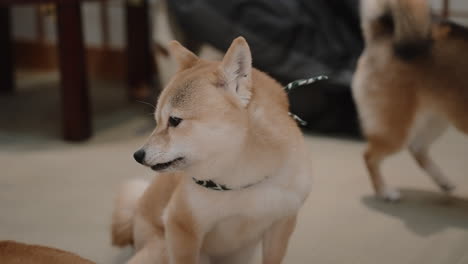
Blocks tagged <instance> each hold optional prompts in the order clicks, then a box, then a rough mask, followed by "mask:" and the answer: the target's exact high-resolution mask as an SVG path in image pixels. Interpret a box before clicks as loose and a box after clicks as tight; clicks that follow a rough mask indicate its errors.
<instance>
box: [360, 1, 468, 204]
mask: <svg viewBox="0 0 468 264" xmlns="http://www.w3.org/2000/svg"><path fill="white" fill-rule="evenodd" d="M361 8H362V9H361V11H362V28H363V31H364V37H365V42H366V47H365V50H364V52H363V54H362V55H361V58H360V60H359V65H358V68H357V71H356V73H355V76H354V80H353V85H352V88H353V95H354V98H355V101H356V103H357V106H358V110H359V115H360V118H361V122H362V128H363V132H364V134H365V135H366V137H367V139H368V147H367V150H366V151H365V154H364V158H365V161H366V164H367V168H368V170H369V173H370V176H371V180H372V184H373V187H374V189H375V191H376V193H377V195H379V196H381V197H383V198H385V199H389V200H397V199H399V197H400V195H399V193H398V192H397V191H396V190H394V189H391V188H389V187H388V186H387V185H386V184H385V183H384V180H383V179H382V176H381V174H380V169H379V167H380V163H381V162H382V160H383V159H384V158H386V157H387V156H389V155H391V154H393V153H395V152H397V151H399V150H400V149H402V148H403V147H408V148H409V150H410V152H411V154H412V155H413V156H414V158H415V160H416V162H417V163H418V164H419V166H420V167H421V168H422V169H423V170H425V171H426V172H427V174H428V175H429V176H430V177H431V178H432V179H433V180H434V181H435V182H436V183H437V184H438V185H439V186H440V188H441V189H442V190H444V191H447V192H448V191H450V190H452V189H453V188H454V186H453V184H452V183H451V182H450V181H449V180H448V179H447V178H446V177H445V176H444V175H443V173H442V172H441V170H440V169H439V168H438V167H437V166H436V165H435V164H434V162H433V161H432V160H431V158H430V157H429V155H428V150H429V147H430V145H431V144H432V143H433V142H434V141H435V140H436V139H437V138H438V137H439V136H440V135H442V133H443V132H444V130H445V129H446V128H447V126H448V125H449V124H453V125H454V126H455V127H456V128H458V129H459V130H460V131H463V132H465V133H468V30H467V29H465V28H463V27H461V26H458V25H455V24H453V23H450V22H447V21H438V20H437V19H436V18H433V17H432V16H431V14H430V13H431V11H430V7H429V4H428V3H427V1H426V0H364V1H362V6H361Z"/></svg>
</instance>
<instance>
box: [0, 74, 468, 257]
mask: <svg viewBox="0 0 468 264" xmlns="http://www.w3.org/2000/svg"><path fill="white" fill-rule="evenodd" d="M123 90H124V88H123V85H122V84H119V83H110V82H102V81H101V82H97V81H94V82H93V83H92V99H93V111H94V131H95V134H94V137H93V138H92V139H91V140H90V141H88V142H85V143H81V144H71V143H64V142H62V141H61V139H60V134H59V129H60V124H59V121H60V115H59V110H58V109H59V94H58V81H57V76H56V75H55V74H39V75H37V74H33V75H31V74H21V75H20V76H19V89H18V92H17V94H16V95H15V96H11V97H4V96H2V97H0V109H1V110H0V168H1V172H0V239H14V240H18V241H23V242H29V243H38V244H43V245H48V246H53V247H58V248H62V249H65V250H70V251H73V252H76V253H78V254H80V255H82V256H83V257H86V258H89V259H91V260H94V261H96V262H98V263H123V262H124V260H125V259H127V258H128V256H129V254H130V253H131V250H130V249H124V250H121V249H117V248H113V247H111V245H110V239H109V223H110V214H111V208H112V200H113V197H114V193H115V190H116V188H117V186H118V185H119V184H120V183H121V182H123V181H124V180H126V179H131V178H135V177H147V178H149V177H150V176H151V174H152V173H151V172H150V171H148V170H147V169H145V168H143V167H142V166H140V165H138V164H137V163H136V162H134V161H133V159H132V153H133V152H134V151H135V150H136V149H137V148H138V147H139V146H140V144H142V143H143V141H144V139H145V137H146V136H147V135H148V133H149V132H150V128H151V127H152V125H153V121H152V120H151V107H146V106H145V105H143V104H130V103H128V102H127V101H126V100H125V97H124V93H123ZM309 121H311V122H313V120H309ZM307 143H308V145H309V146H310V149H311V150H312V152H313V154H314V161H313V162H314V164H315V166H314V167H315V171H314V178H315V181H314V187H313V191H312V193H311V195H310V197H309V199H308V200H307V203H306V205H305V206H304V208H303V211H302V213H301V217H300V219H299V225H298V228H297V230H296V232H295V233H294V236H293V238H292V242H291V244H290V248H289V252H288V255H287V258H286V261H285V263H288V264H302V263H320V264H327V263H330V264H339V263H356V264H376V263H379V264H385V263H389V264H390V263H392V264H394V263H399V264H409V263H424V264H436V263H437V264H462V263H468V165H467V164H468V138H466V137H465V136H463V135H461V134H459V133H457V132H455V131H453V130H451V131H449V132H448V133H447V134H446V135H445V136H444V137H443V138H442V139H441V140H440V141H439V142H438V143H437V144H436V145H435V146H434V149H433V151H432V152H433V155H434V157H435V160H436V161H437V162H438V164H439V165H440V166H441V167H442V168H443V170H444V171H445V172H446V174H447V175H449V177H450V178H451V179H452V180H453V181H454V182H456V183H457V185H458V189H457V191H456V192H455V194H454V197H446V196H444V195H443V194H441V193H440V192H439V191H438V190H437V188H436V187H435V185H434V184H432V182H431V181H430V180H429V178H428V177H427V176H426V175H424V174H423V173H422V172H421V171H420V170H419V169H418V168H417V166H416V165H415V163H414V162H413V161H412V160H411V158H410V157H409V155H408V154H407V153H402V154H399V155H397V156H395V157H394V158H391V159H389V160H388V162H386V163H385V166H384V174H385V176H386V178H387V179H388V181H389V183H390V184H392V185H396V186H398V187H401V189H402V191H403V194H404V196H405V198H404V200H403V201H402V202H401V203H398V204H388V203H384V202H380V201H378V200H376V199H374V197H373V196H372V195H371V193H372V192H371V189H370V184H369V181H368V178H367V174H366V171H365V169H364V166H363V162H362V159H361V152H362V150H363V146H364V145H363V143H362V142H353V141H349V140H340V139H333V138H326V137H317V136H307ZM0 262H1V260H0ZM258 263H260V262H258Z"/></svg>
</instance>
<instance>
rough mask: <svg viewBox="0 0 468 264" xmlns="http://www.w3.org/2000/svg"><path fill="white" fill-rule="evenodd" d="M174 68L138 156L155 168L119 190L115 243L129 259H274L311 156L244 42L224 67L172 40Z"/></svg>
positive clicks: (306, 181) (188, 263) (283, 100)
mask: <svg viewBox="0 0 468 264" xmlns="http://www.w3.org/2000/svg"><path fill="white" fill-rule="evenodd" d="M170 52H171V54H172V55H173V56H174V57H175V58H176V60H177V61H178V63H179V65H180V69H179V71H178V72H177V73H176V74H175V76H174V77H173V78H172V80H171V81H170V82H169V84H168V85H167V87H166V88H165V89H164V91H163V92H162V94H161V96H160V98H159V100H158V104H157V109H156V112H155V118H156V121H157V127H156V129H155V130H154V132H153V133H152V135H151V136H150V138H149V139H148V142H147V143H146V144H145V145H144V146H143V147H142V148H141V149H140V150H139V151H137V152H136V153H135V154H134V157H135V159H136V160H137V161H138V162H140V163H142V164H144V165H146V166H148V167H151V168H152V169H153V170H155V171H158V172H159V173H158V175H156V177H155V179H154V180H153V181H152V182H151V183H149V184H147V183H145V182H142V181H140V182H137V181H134V182H130V183H128V184H126V185H125V186H124V187H123V189H122V191H121V193H120V194H119V196H118V199H117V205H116V209H115V211H114V215H113V224H112V238H113V243H114V244H115V245H118V246H124V245H127V244H133V246H134V247H135V249H136V254H135V256H133V258H132V259H131V260H130V261H129V263H171V264H195V263H213V264H215V263H220V264H221V263H223V264H230V263H232V264H236V263H239V264H241V263H242V264H245V263H249V260H250V259H251V257H252V255H253V253H254V251H255V249H256V248H257V246H258V245H259V244H262V246H263V263H268V264H273V263H281V261H282V259H283V257H284V256H285V254H286V249H287V247H288V241H289V237H290V235H291V233H292V232H293V230H294V228H295V223H296V219H297V214H298V211H299V208H300V207H301V205H302V204H303V202H304V200H305V199H306V197H307V195H308V193H309V189H310V184H311V183H310V181H311V179H310V174H311V170H310V160H309V153H308V150H307V148H306V146H305V144H304V139H303V136H302V134H301V131H300V130H299V128H298V127H297V125H296V123H295V122H294V121H293V120H292V118H291V117H289V115H288V100H287V97H286V94H285V92H284V91H283V89H282V87H281V85H280V84H278V83H277V82H276V81H275V80H273V79H272V78H270V77H269V76H267V75H266V74H265V73H263V72H260V71H258V70H256V69H253V68H252V66H251V61H252V59H251V54H250V49H249V46H248V45H247V42H246V41H245V40H244V39H243V38H237V39H236V40H234V41H233V43H232V45H231V47H230V48H229V50H228V51H227V53H226V55H225V57H224V59H223V60H222V61H221V62H214V61H207V60H203V59H199V58H198V57H197V56H196V55H194V54H193V53H191V52H190V51H188V50H187V49H185V48H184V47H182V46H181V45H180V44H179V43H177V42H172V43H171V45H170Z"/></svg>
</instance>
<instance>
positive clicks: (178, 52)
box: [169, 40, 198, 70]
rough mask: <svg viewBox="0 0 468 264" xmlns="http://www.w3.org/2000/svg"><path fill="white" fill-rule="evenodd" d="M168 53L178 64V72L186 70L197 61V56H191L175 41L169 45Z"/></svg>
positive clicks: (190, 53)
mask: <svg viewBox="0 0 468 264" xmlns="http://www.w3.org/2000/svg"><path fill="white" fill-rule="evenodd" d="M169 53H170V54H171V56H172V57H173V58H175V60H176V61H177V63H178V64H179V70H185V69H188V68H190V67H192V66H193V65H195V63H197V61H198V57H197V55H195V54H193V53H192V52H191V51H190V50H188V49H186V48H185V47H184V46H182V45H181V44H180V43H179V42H178V41H176V40H173V41H171V42H170V43H169Z"/></svg>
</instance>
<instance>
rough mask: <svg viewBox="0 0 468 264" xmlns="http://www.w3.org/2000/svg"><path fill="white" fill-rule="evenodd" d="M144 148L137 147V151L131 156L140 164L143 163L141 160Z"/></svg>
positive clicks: (143, 157)
mask: <svg viewBox="0 0 468 264" xmlns="http://www.w3.org/2000/svg"><path fill="white" fill-rule="evenodd" d="M145 154H146V153H145V150H144V149H139V150H137V152H135V153H133V158H134V159H135V160H136V161H137V162H138V163H140V164H143V160H144V159H145Z"/></svg>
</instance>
